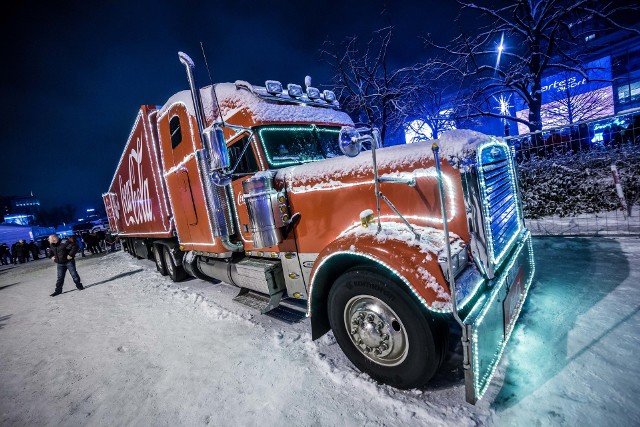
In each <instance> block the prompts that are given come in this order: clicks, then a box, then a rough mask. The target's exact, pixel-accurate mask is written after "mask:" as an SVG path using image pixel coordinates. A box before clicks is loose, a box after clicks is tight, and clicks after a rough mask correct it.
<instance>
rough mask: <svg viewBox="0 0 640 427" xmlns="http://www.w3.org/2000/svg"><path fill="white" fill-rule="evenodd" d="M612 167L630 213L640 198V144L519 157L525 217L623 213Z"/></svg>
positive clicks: (519, 175)
mask: <svg viewBox="0 0 640 427" xmlns="http://www.w3.org/2000/svg"><path fill="white" fill-rule="evenodd" d="M612 163H615V164H616V166H617V168H618V174H619V176H620V181H621V184H622V187H623V190H624V195H625V198H626V200H627V205H628V207H629V209H631V206H633V204H635V203H637V201H638V197H639V195H640V146H638V145H624V146H621V147H617V148H613V149H593V150H590V151H580V152H577V153H574V152H571V151H569V152H567V153H561V152H555V153H552V154H551V155H549V154H547V156H546V157H542V156H537V155H532V156H530V157H529V158H525V159H523V158H519V160H518V179H519V181H520V189H521V191H522V205H523V206H522V207H523V210H524V215H525V217H526V218H531V219H536V218H541V217H545V216H551V215H555V216H560V217H565V216H575V215H579V214H583V213H597V212H606V211H612V210H616V209H620V206H621V205H620V200H619V199H618V196H617V194H616V188H615V184H614V182H613V176H612V174H611V164H612Z"/></svg>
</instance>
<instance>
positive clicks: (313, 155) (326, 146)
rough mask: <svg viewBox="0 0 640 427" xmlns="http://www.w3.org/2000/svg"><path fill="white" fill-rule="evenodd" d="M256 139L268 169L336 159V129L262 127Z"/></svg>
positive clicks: (323, 127)
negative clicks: (265, 156) (263, 153)
mask: <svg viewBox="0 0 640 427" xmlns="http://www.w3.org/2000/svg"><path fill="white" fill-rule="evenodd" d="M257 131H258V136H259V139H260V143H261V144H262V148H263V149H264V151H265V153H266V155H267V162H268V163H269V167H270V168H282V167H287V166H293V165H299V164H301V163H308V162H315V161H317V160H322V159H328V158H331V157H337V156H340V155H341V154H342V153H341V152H340V149H339V148H338V133H339V132H340V128H338V127H329V126H316V125H295V126H287V125H283V126H263V127H258V128H257Z"/></svg>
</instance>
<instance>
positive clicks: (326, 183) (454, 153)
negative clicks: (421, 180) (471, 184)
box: [276, 130, 491, 193]
mask: <svg viewBox="0 0 640 427" xmlns="http://www.w3.org/2000/svg"><path fill="white" fill-rule="evenodd" d="M490 138H491V137H489V136H487V135H485V134H482V133H480V132H475V131H471V130H452V131H448V132H445V133H444V134H443V135H442V137H441V138H439V139H438V140H433V141H424V142H417V143H413V144H406V145H397V146H393V147H387V148H381V149H378V150H376V158H377V162H378V171H379V174H380V176H385V175H387V176H398V175H402V174H403V173H421V172H423V173H431V172H432V171H430V169H431V168H432V167H435V162H434V161H433V150H432V144H433V143H435V142H437V143H438V145H439V146H440V153H441V157H442V158H445V159H447V160H449V162H450V163H451V164H452V165H453V166H454V167H455V166H456V165H459V164H460V163H461V160H462V159H464V158H468V157H472V156H475V153H476V149H477V147H478V146H479V145H480V144H482V143H484V142H487V141H488V140H489V139H490ZM425 167H426V168H427V169H425ZM276 179H278V180H283V181H285V183H286V188H287V191H290V192H293V193H299V192H305V191H314V190H329V189H336V188H339V187H343V186H349V185H353V184H354V183H360V184H362V183H363V181H366V180H370V181H371V182H372V183H373V161H372V157H371V153H369V152H363V153H360V155H359V156H358V157H355V158H352V157H346V156H340V157H335V158H332V159H326V160H322V161H318V162H313V163H306V164H303V165H299V166H292V167H288V168H284V169H280V170H279V171H278V172H277V175H276Z"/></svg>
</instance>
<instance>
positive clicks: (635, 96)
mask: <svg viewBox="0 0 640 427" xmlns="http://www.w3.org/2000/svg"><path fill="white" fill-rule="evenodd" d="M639 100H640V80H637V81H635V82H631V83H628V84H623V85H620V86H618V102H620V104H626V103H629V102H635V101H639Z"/></svg>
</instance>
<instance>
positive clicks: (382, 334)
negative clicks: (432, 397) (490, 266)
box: [328, 267, 444, 389]
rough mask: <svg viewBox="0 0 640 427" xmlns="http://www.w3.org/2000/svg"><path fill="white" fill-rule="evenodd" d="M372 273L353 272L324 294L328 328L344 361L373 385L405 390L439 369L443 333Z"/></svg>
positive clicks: (362, 269)
mask: <svg viewBox="0 0 640 427" xmlns="http://www.w3.org/2000/svg"><path fill="white" fill-rule="evenodd" d="M402 286H403V285H402V284H400V283H398V282H397V281H396V280H391V279H389V278H388V277H387V276H386V275H384V274H382V273H381V272H379V271H378V270H376V269H374V268H368V267H356V268H352V269H350V270H348V271H347V272H345V273H344V274H343V275H342V276H340V277H339V278H338V280H336V282H335V283H334V285H333V286H332V288H331V291H330V292H329V301H328V309H329V323H330V324H331V329H332V330H333V334H334V336H335V337H336V341H337V342H338V344H339V345H340V348H342V351H343V352H344V353H345V355H346V356H347V357H348V358H349V360H350V361H351V362H352V363H353V364H354V365H355V366H356V367H357V368H358V369H360V370H361V371H363V372H365V373H367V374H368V375H370V376H371V377H372V378H373V379H374V380H376V381H379V382H382V383H385V384H389V385H391V386H393V387H397V388H401V389H407V388H414V387H420V386H422V385H424V384H425V383H426V382H427V381H429V379H431V377H432V376H433V374H434V373H435V372H436V370H437V369H438V367H439V366H440V362H441V358H442V355H443V351H442V349H441V348H439V347H438V346H441V345H442V344H443V343H442V342H441V341H442V340H439V339H437V337H441V336H442V334H444V331H441V330H437V328H438V325H437V324H436V323H435V322H434V321H433V320H432V319H429V318H427V317H426V315H425V314H424V312H423V310H422V309H421V307H420V306H419V305H418V304H417V303H416V302H414V301H413V300H412V298H411V297H410V296H409V295H408V294H407V293H406V292H405V291H404V290H403V289H402V288H401V287H402Z"/></svg>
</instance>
